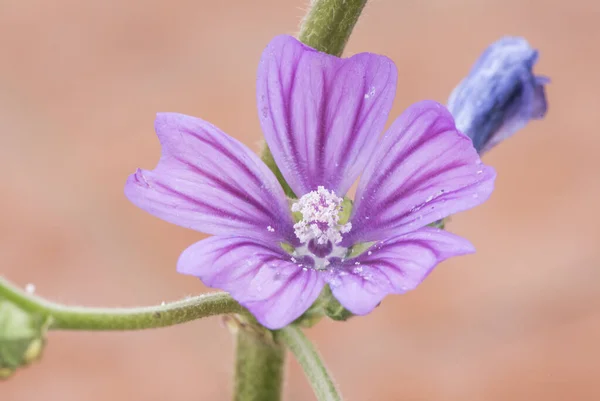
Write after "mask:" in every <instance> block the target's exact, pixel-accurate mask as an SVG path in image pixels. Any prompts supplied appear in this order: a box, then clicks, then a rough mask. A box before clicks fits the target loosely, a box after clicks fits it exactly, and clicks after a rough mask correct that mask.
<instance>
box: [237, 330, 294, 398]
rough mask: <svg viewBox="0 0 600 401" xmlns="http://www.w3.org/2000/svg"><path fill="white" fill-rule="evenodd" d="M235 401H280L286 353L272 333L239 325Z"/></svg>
mask: <svg viewBox="0 0 600 401" xmlns="http://www.w3.org/2000/svg"><path fill="white" fill-rule="evenodd" d="M236 342H237V346H236V363H235V388H234V398H233V399H234V401H280V400H281V390H282V387H283V368H284V366H283V364H284V360H285V349H284V348H283V346H282V345H280V344H279V343H277V342H276V341H275V340H274V338H273V334H272V332H270V331H269V330H267V329H265V328H263V327H260V326H258V325H249V326H246V325H244V324H242V325H241V326H240V327H239V328H238V329H237V332H236Z"/></svg>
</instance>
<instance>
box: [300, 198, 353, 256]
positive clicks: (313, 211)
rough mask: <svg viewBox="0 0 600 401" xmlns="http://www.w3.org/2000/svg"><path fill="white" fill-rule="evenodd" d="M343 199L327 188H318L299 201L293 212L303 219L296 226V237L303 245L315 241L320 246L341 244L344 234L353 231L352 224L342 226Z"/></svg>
mask: <svg viewBox="0 0 600 401" xmlns="http://www.w3.org/2000/svg"><path fill="white" fill-rule="evenodd" d="M343 201H344V200H343V199H342V198H340V197H339V196H336V194H335V193H334V192H333V191H328V190H326V189H325V187H318V188H317V190H316V191H311V192H309V193H307V194H306V195H304V196H302V197H301V198H300V199H298V202H296V203H294V204H293V205H292V212H295V213H300V214H301V215H302V219H301V220H300V221H299V222H297V223H296V224H294V232H295V233H296V237H298V239H299V240H300V242H302V243H303V244H306V243H308V242H309V241H311V240H315V241H316V243H317V244H318V245H325V244H327V243H328V242H331V243H332V244H334V245H335V244H339V243H340V242H341V241H342V234H344V233H347V232H349V231H350V230H351V229H352V224H350V223H346V224H340V213H341V212H342V210H343V207H342V203H343Z"/></svg>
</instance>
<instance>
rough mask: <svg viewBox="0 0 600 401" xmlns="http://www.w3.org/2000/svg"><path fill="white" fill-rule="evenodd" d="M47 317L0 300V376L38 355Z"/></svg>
mask: <svg viewBox="0 0 600 401" xmlns="http://www.w3.org/2000/svg"><path fill="white" fill-rule="evenodd" d="M48 325H49V319H48V318H47V317H44V316H40V315H34V314H30V313H27V312H25V311H24V310H22V309H20V308H19V307H18V306H16V305H14V304H13V303H11V302H9V301H6V300H0V379H5V378H8V377H9V376H11V375H12V374H13V373H14V371H15V370H16V369H18V368H20V367H23V366H26V365H28V364H30V363H31V362H34V361H36V360H38V359H39V358H40V356H41V355H42V351H43V348H44V344H45V335H46V331H47V329H48Z"/></svg>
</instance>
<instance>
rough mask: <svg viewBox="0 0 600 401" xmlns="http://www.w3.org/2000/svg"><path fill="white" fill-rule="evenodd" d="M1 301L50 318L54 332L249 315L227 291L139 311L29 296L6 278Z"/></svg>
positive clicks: (1, 282)
mask: <svg viewBox="0 0 600 401" xmlns="http://www.w3.org/2000/svg"><path fill="white" fill-rule="evenodd" d="M0 299H4V300H7V301H9V302H12V303H13V304H15V305H17V306H18V307H19V308H21V309H22V310H24V311H26V312H28V313H31V314H35V315H39V316H45V317H47V318H48V319H49V322H50V323H49V327H48V328H49V329H50V330H93V331H109V330H114V331H121V330H141V329H151V328H158V327H166V326H173V325H176V324H181V323H185V322H189V321H191V320H196V319H200V318H203V317H208V316H214V315H221V314H230V313H245V309H244V308H243V307H242V306H241V305H240V304H238V303H237V302H236V301H234V300H233V298H231V297H230V296H229V295H228V294H226V293H224V292H216V293H211V294H203V295H199V296H195V297H189V298H186V299H182V300H180V301H176V302H170V303H165V304H164V305H163V304H161V305H157V306H147V307H139V308H87V307H78V306H66V305H61V304H57V303H54V302H50V301H47V300H45V299H43V298H41V297H38V296H35V295H32V294H28V293H27V292H25V291H22V290H21V289H19V288H18V287H16V286H15V285H13V284H11V283H10V282H8V281H7V280H5V279H4V278H2V277H0Z"/></svg>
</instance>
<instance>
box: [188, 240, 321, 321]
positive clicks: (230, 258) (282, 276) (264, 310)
mask: <svg viewBox="0 0 600 401" xmlns="http://www.w3.org/2000/svg"><path fill="white" fill-rule="evenodd" d="M290 259H291V258H290V256H289V255H288V254H286V253H285V252H283V251H282V250H281V249H277V248H276V247H272V246H269V245H266V244H262V243H259V242H256V241H255V240H253V239H250V238H244V237H220V236H215V237H211V238H208V239H205V240H203V241H200V242H197V243H196V244H194V245H192V246H190V247H189V248H188V249H186V250H185V251H184V252H183V253H182V254H181V256H180V258H179V262H178V263H177V270H178V271H179V272H180V273H184V274H190V275H193V276H196V277H198V278H200V279H201V280H202V282H203V283H204V284H206V285H207V286H209V287H213V288H220V289H222V290H225V291H227V292H229V293H230V294H231V296H232V297H233V298H234V299H235V300H236V301H238V302H239V303H240V304H241V305H243V306H245V307H246V308H247V309H248V310H249V311H250V312H252V314H253V315H254V316H255V317H256V319H257V320H258V321H259V322H260V323H261V324H262V325H264V326H266V327H268V328H269V329H279V328H281V327H284V326H286V325H288V324H289V323H291V322H293V321H294V320H295V319H297V318H298V317H300V315H302V314H303V313H304V312H305V311H306V310H307V309H308V308H309V307H310V306H311V305H312V304H313V302H314V301H315V300H316V299H317V297H318V296H319V294H320V293H321V290H322V289H323V286H324V281H323V278H322V277H321V275H320V274H319V273H318V272H317V271H316V270H314V269H303V268H302V266H299V265H298V264H297V263H293V262H292V261H291V260H290Z"/></svg>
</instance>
